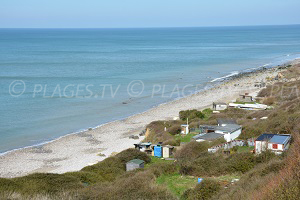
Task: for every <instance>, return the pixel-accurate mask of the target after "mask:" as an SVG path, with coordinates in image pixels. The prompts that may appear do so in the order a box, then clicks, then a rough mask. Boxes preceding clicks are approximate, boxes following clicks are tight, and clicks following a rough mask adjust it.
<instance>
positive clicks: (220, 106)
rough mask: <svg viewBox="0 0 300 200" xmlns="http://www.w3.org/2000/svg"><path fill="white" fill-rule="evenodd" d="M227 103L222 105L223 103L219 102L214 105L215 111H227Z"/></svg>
mask: <svg viewBox="0 0 300 200" xmlns="http://www.w3.org/2000/svg"><path fill="white" fill-rule="evenodd" d="M227 107H228V106H227V103H221V102H218V103H215V102H214V103H213V110H215V111H219V110H225V109H227Z"/></svg>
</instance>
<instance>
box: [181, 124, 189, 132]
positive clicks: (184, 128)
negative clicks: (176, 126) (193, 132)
mask: <svg viewBox="0 0 300 200" xmlns="http://www.w3.org/2000/svg"><path fill="white" fill-rule="evenodd" d="M189 132H190V130H189V125H188V124H182V125H181V134H184V135H187V134H189Z"/></svg>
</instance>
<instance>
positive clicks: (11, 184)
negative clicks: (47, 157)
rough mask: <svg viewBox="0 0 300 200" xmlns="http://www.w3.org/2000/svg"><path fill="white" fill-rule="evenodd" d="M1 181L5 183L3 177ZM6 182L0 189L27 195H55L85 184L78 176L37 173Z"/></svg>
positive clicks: (76, 188)
mask: <svg viewBox="0 0 300 200" xmlns="http://www.w3.org/2000/svg"><path fill="white" fill-rule="evenodd" d="M1 182H2V183H3V179H2V181H1ZM5 182H6V183H5V184H4V185H2V184H1V186H0V191H3V190H4V189H5V190H6V191H13V192H17V193H20V194H23V195H25V196H26V195H35V194H47V195H54V194H58V193H61V192H62V191H72V190H74V191H75V190H78V189H80V188H83V184H82V183H81V182H80V180H79V179H78V178H76V177H73V176H69V175H64V174H49V173H36V174H30V175H27V176H23V177H18V178H13V179H11V180H10V181H5ZM3 187H4V188H3Z"/></svg>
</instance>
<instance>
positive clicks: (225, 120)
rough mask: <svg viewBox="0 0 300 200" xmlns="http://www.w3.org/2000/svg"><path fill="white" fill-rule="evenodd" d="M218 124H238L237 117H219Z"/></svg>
mask: <svg viewBox="0 0 300 200" xmlns="http://www.w3.org/2000/svg"><path fill="white" fill-rule="evenodd" d="M217 122H218V124H237V123H236V120H235V119H232V118H218V119H217Z"/></svg>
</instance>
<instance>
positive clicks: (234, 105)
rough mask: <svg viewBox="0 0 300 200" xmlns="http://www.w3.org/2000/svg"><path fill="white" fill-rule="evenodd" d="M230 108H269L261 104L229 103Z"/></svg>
mask: <svg viewBox="0 0 300 200" xmlns="http://www.w3.org/2000/svg"><path fill="white" fill-rule="evenodd" d="M229 107H230V108H240V109H245V110H266V109H267V108H268V106H267V105H265V104H259V103H245V104H242V103H229Z"/></svg>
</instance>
